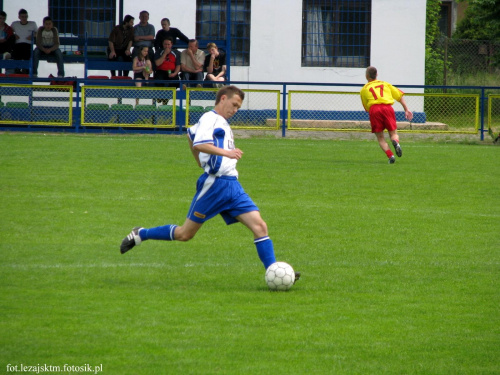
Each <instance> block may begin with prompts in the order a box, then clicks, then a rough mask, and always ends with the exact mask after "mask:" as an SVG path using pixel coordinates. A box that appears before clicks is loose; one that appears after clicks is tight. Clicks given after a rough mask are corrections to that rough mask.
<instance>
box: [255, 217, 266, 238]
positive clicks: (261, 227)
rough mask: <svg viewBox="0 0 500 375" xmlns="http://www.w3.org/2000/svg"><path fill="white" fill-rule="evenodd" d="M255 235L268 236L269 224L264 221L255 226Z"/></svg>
mask: <svg viewBox="0 0 500 375" xmlns="http://www.w3.org/2000/svg"><path fill="white" fill-rule="evenodd" d="M254 233H255V234H256V235H257V236H258V237H264V236H267V224H266V222H265V221H264V220H261V221H260V222H259V223H257V224H256V225H255V228H254Z"/></svg>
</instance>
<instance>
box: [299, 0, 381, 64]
mask: <svg viewBox="0 0 500 375" xmlns="http://www.w3.org/2000/svg"><path fill="white" fill-rule="evenodd" d="M370 35H371V0H303V2H302V66H318V67H346V68H359V67H366V66H369V65H370V37H371V36H370Z"/></svg>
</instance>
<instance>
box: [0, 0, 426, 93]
mask: <svg viewBox="0 0 500 375" xmlns="http://www.w3.org/2000/svg"><path fill="white" fill-rule="evenodd" d="M20 8H25V9H26V10H27V11H28V13H29V19H30V20H32V21H35V22H36V23H37V25H38V26H41V24H42V19H43V17H45V16H46V15H47V14H48V1H46V0H41V1H40V0H20V1H4V10H5V11H6V12H7V16H8V17H7V23H8V24H11V23H12V22H13V21H15V20H17V13H18V11H19V9H20ZM425 8H426V2H425V0H405V1H395V0H372V28H371V35H372V40H371V64H372V65H374V66H376V67H377V69H378V71H379V78H380V79H383V80H387V81H389V82H391V83H393V84H396V85H423V84H424V80H425V16H426V11H425ZM143 9H145V10H147V11H148V12H149V13H150V23H152V24H153V25H154V26H155V29H156V30H157V31H158V30H159V28H160V27H161V23H160V21H161V19H162V18H164V17H167V18H169V19H170V21H171V24H172V26H173V27H177V28H179V29H180V30H182V32H183V33H184V34H186V35H187V36H188V37H190V38H193V37H194V36H195V30H196V0H182V1H179V0H152V1H149V2H147V3H142V2H140V1H137V0H125V1H124V15H126V14H130V15H132V16H134V17H135V20H136V22H138V21H139V12H140V11H141V10H143ZM251 20H252V24H251V40H250V66H249V67H237V66H236V67H231V79H232V80H234V81H254V82H257V81H259V82H263V81H265V82H312V83H317V82H321V83H365V81H366V80H365V77H364V68H362V69H361V68H328V67H324V68H320V67H301V40H302V0H252V14H251ZM119 22H120V20H116V23H117V24H118V23H119ZM56 27H57V25H56ZM201 47H203V46H201ZM65 70H66V76H79V77H83V66H82V64H66V66H65ZM50 73H52V74H54V75H55V74H56V73H57V68H56V66H55V64H49V63H46V62H44V61H42V62H40V68H39V76H40V77H47V76H48V75H49V74H50ZM408 91H409V92H410V91H416V90H408Z"/></svg>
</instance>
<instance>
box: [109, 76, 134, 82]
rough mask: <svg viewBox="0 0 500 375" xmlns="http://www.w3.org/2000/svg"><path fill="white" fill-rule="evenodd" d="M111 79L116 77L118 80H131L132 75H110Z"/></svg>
mask: <svg viewBox="0 0 500 375" xmlns="http://www.w3.org/2000/svg"><path fill="white" fill-rule="evenodd" d="M111 79H116V80H119V81H126V80H129V79H130V80H131V79H132V77H128V76H112V77H111Z"/></svg>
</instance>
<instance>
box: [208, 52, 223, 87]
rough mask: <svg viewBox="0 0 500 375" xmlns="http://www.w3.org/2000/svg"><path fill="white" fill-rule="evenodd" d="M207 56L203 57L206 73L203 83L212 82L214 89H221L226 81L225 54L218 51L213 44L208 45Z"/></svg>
mask: <svg viewBox="0 0 500 375" xmlns="http://www.w3.org/2000/svg"><path fill="white" fill-rule="evenodd" d="M207 50H208V55H207V56H206V57H205V64H204V68H205V71H206V72H207V75H206V77H205V81H213V82H214V84H213V86H214V87H222V86H223V85H224V84H223V82H224V81H225V80H226V54H225V53H224V52H222V51H219V49H218V48H217V45H216V44H215V43H208V45H207Z"/></svg>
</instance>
